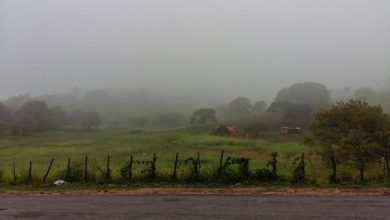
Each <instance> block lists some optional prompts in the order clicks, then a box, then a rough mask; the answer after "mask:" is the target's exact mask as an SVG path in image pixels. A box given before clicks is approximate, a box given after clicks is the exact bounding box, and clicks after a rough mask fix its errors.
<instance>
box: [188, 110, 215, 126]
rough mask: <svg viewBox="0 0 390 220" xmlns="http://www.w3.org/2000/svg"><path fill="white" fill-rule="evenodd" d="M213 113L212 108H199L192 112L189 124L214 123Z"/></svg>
mask: <svg viewBox="0 0 390 220" xmlns="http://www.w3.org/2000/svg"><path fill="white" fill-rule="evenodd" d="M215 113H216V112H215V110H214V109H212V108H200V109H198V110H196V111H195V112H194V113H193V115H192V117H191V121H190V122H191V125H195V124H201V125H207V124H210V123H215V122H216V121H217V119H216V117H215Z"/></svg>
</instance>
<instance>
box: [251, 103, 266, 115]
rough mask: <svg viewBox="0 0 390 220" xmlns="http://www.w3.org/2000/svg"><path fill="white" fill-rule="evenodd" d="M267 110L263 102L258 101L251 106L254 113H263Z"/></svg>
mask: <svg viewBox="0 0 390 220" xmlns="http://www.w3.org/2000/svg"><path fill="white" fill-rule="evenodd" d="M266 109H267V103H266V102H265V101H258V102H256V103H255V104H253V108H252V111H253V112H255V113H261V112H264V111H265V110H266Z"/></svg>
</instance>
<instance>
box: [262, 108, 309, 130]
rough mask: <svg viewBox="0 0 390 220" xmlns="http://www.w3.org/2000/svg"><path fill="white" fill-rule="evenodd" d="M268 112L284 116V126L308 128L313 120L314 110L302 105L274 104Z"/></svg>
mask: <svg viewBox="0 0 390 220" xmlns="http://www.w3.org/2000/svg"><path fill="white" fill-rule="evenodd" d="M267 112H272V113H278V114H280V115H282V119H281V120H282V124H283V126H301V127H306V126H307V125H308V124H309V123H310V121H311V119H312V112H313V109H312V108H311V107H310V106H309V105H307V104H302V103H297V104H296V103H291V102H273V103H272V104H271V106H270V107H269V108H268V110H267Z"/></svg>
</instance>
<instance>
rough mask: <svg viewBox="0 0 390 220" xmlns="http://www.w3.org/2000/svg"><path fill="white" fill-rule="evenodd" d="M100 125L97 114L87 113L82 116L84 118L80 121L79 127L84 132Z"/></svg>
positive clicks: (93, 112)
mask: <svg viewBox="0 0 390 220" xmlns="http://www.w3.org/2000/svg"><path fill="white" fill-rule="evenodd" d="M100 123H101V121H100V116H99V114H98V113H97V112H95V111H89V112H87V113H86V114H85V115H84V118H83V119H82V121H81V126H82V127H83V129H85V130H92V129H93V128H97V127H99V125H100Z"/></svg>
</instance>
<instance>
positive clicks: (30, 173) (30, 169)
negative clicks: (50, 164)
mask: <svg viewBox="0 0 390 220" xmlns="http://www.w3.org/2000/svg"><path fill="white" fill-rule="evenodd" d="M28 181H29V182H30V183H31V182H32V161H31V160H30V166H29V168H28Z"/></svg>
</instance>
